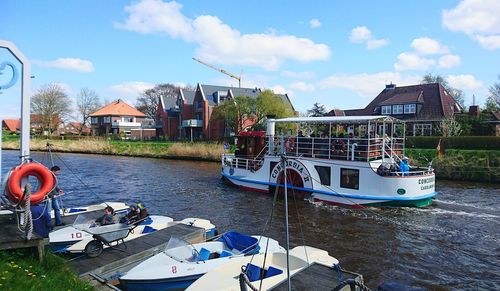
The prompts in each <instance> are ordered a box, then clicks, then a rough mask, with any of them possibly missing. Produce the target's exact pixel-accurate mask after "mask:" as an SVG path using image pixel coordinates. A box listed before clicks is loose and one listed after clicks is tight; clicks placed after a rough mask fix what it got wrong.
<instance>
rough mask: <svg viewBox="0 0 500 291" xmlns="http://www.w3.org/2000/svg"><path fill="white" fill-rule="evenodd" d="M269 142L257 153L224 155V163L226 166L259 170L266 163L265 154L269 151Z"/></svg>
mask: <svg viewBox="0 0 500 291" xmlns="http://www.w3.org/2000/svg"><path fill="white" fill-rule="evenodd" d="M267 147H268V146H267V144H266V146H265V147H263V148H262V150H261V151H260V152H259V153H258V154H257V155H256V156H253V155H249V156H241V155H238V156H236V155H223V163H224V165H226V166H230V167H232V168H239V169H245V170H250V171H252V172H253V171H257V170H259V169H260V168H261V167H262V165H263V164H264V161H263V160H264V156H265V154H266V153H267Z"/></svg>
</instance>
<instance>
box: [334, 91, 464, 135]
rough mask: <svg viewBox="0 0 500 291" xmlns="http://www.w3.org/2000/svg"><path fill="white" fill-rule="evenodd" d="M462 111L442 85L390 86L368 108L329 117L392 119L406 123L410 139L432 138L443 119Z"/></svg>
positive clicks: (338, 113) (335, 113)
mask: <svg viewBox="0 0 500 291" xmlns="http://www.w3.org/2000/svg"><path fill="white" fill-rule="evenodd" d="M461 111H462V107H461V106H460V104H458V102H457V101H456V100H455V99H454V98H453V96H451V95H450V93H449V92H447V91H446V89H445V88H444V87H443V86H442V85H441V84H439V83H432V84H419V85H412V86H402V87H397V86H396V85H395V84H390V85H386V87H385V89H384V90H383V91H382V92H380V93H379V94H378V95H377V97H375V99H373V100H372V101H371V102H370V103H369V104H368V105H367V106H366V107H365V108H362V109H351V110H343V111H341V110H340V111H339V110H335V111H334V110H332V111H330V113H329V115H332V116H338V115H340V114H345V115H346V116H361V115H389V116H392V117H395V118H398V119H401V120H404V121H405V122H406V132H407V135H414V136H416V135H432V134H433V133H434V131H435V129H436V126H437V124H439V123H440V122H441V121H442V120H443V119H447V118H452V117H454V116H455V114H457V113H459V112H461Z"/></svg>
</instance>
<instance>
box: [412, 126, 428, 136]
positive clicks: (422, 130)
mask: <svg viewBox="0 0 500 291" xmlns="http://www.w3.org/2000/svg"><path fill="white" fill-rule="evenodd" d="M431 135H432V124H431V123H415V124H413V136H431Z"/></svg>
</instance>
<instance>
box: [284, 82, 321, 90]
mask: <svg viewBox="0 0 500 291" xmlns="http://www.w3.org/2000/svg"><path fill="white" fill-rule="evenodd" d="M290 88H292V89H295V90H297V91H314V89H315V88H314V85H313V84H309V83H306V82H302V81H299V82H293V83H291V84H290Z"/></svg>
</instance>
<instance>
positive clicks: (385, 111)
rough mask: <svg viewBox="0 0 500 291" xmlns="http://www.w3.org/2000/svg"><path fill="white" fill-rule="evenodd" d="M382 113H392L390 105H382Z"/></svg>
mask: <svg viewBox="0 0 500 291" xmlns="http://www.w3.org/2000/svg"><path fill="white" fill-rule="evenodd" d="M382 114H392V106H390V105H388V106H382Z"/></svg>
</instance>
